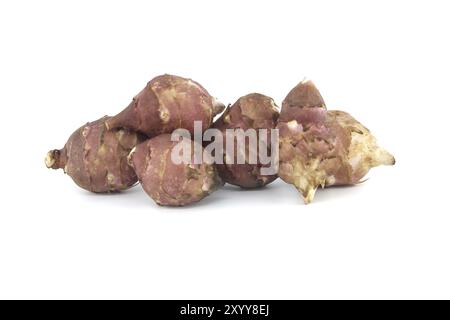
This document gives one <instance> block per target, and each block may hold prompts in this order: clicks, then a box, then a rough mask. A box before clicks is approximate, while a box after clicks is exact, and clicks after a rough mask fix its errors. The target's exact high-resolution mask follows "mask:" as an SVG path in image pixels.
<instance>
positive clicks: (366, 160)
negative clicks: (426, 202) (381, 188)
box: [277, 81, 395, 203]
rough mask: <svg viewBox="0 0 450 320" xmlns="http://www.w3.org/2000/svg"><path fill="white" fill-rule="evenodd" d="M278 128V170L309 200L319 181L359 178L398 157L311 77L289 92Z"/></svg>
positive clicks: (333, 182) (335, 182) (344, 182)
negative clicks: (331, 105) (327, 98)
mask: <svg viewBox="0 0 450 320" xmlns="http://www.w3.org/2000/svg"><path fill="white" fill-rule="evenodd" d="M277 128H278V129H279V134H280V155H279V157H280V167H279V176H280V177H281V179H283V180H284V181H286V182H287V183H290V184H293V185H294V186H295V187H296V188H297V189H298V190H299V192H300V193H301V194H302V195H303V197H304V200H305V203H309V202H311V201H312V200H313V198H314V194H315V191H316V190H317V188H318V187H319V186H322V187H325V186H332V185H351V184H356V183H358V182H359V181H360V180H361V179H362V178H363V177H364V176H365V175H366V174H367V172H368V171H369V170H370V169H371V168H373V167H376V166H379V165H393V164H394V163H395V159H394V157H393V156H392V155H391V154H389V153H388V152H387V151H385V150H384V149H382V148H380V147H379V146H378V145H377V143H376V139H375V137H374V136H372V134H371V133H370V131H369V130H368V129H367V128H365V127H364V126H363V125H361V124H360V123H359V122H358V121H356V120H355V119H354V118H353V117H352V116H350V115H349V114H348V113H345V112H342V111H327V109H326V107H325V103H324V101H323V98H322V96H321V95H320V93H319V91H318V90H317V88H316V87H315V86H314V84H313V83H312V82H311V81H303V82H301V83H299V84H298V85H297V86H296V87H295V88H294V89H292V90H291V92H289V94H288V95H287V96H286V98H285V100H284V101H283V104H282V109H281V113H280V117H279V121H278V126H277Z"/></svg>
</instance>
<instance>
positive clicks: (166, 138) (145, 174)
mask: <svg viewBox="0 0 450 320" xmlns="http://www.w3.org/2000/svg"><path fill="white" fill-rule="evenodd" d="M179 143H187V144H190V145H191V147H192V148H191V149H192V150H193V145H194V142H193V141H191V140H189V139H183V140H182V141H180V142H176V141H175V142H174V141H171V135H169V134H162V135H159V136H157V137H155V138H153V139H150V140H147V141H145V142H143V143H141V144H139V145H138V146H136V148H135V149H133V151H132V152H131V153H130V155H129V163H130V164H131V165H132V166H133V167H134V169H135V171H136V174H137V176H138V178H139V181H140V183H141V185H142V187H143V188H144V190H145V192H146V193H147V194H148V195H149V196H150V197H151V198H152V199H153V200H154V201H155V202H156V203H157V204H159V205H161V206H185V205H189V204H191V203H194V202H197V201H200V200H201V199H203V198H204V197H206V196H207V195H209V194H211V193H212V192H213V191H215V190H216V189H217V188H218V187H219V186H221V185H222V184H223V183H222V181H221V179H220V177H219V175H218V174H217V171H216V168H215V167H214V165H212V164H207V163H205V162H202V164H193V161H192V160H193V152H192V154H191V155H190V156H191V162H190V163H188V164H185V163H181V164H176V163H174V162H173V161H172V159H171V153H172V150H173V148H174V147H175V146H176V145H178V144H179ZM198 146H199V147H200V148H201V149H202V150H203V148H202V147H201V146H200V145H198Z"/></svg>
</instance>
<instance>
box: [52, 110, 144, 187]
mask: <svg viewBox="0 0 450 320" xmlns="http://www.w3.org/2000/svg"><path fill="white" fill-rule="evenodd" d="M107 119H108V117H104V118H101V119H99V120H96V121H94V122H92V123H87V124H86V125H84V126H82V127H81V128H79V129H78V130H76V131H75V132H74V133H73V134H72V135H71V136H70V138H69V140H68V141H67V143H66V145H65V146H64V148H63V149H61V150H52V151H49V152H48V154H47V157H46V158H45V164H46V166H47V167H48V168H51V169H63V170H64V172H65V173H67V174H68V175H69V176H70V177H71V178H72V179H73V181H74V182H75V183H76V184H77V185H78V186H80V187H81V188H83V189H86V190H88V191H92V192H96V193H103V192H115V191H121V190H125V189H127V188H130V187H132V186H133V185H134V184H135V183H136V182H137V176H136V174H135V172H134V170H133V168H131V167H130V166H129V165H128V162H127V156H128V154H129V152H130V150H131V149H132V148H134V147H135V146H136V145H137V144H138V143H139V142H141V141H143V137H142V136H141V135H140V134H137V133H134V132H133V131H130V130H128V129H117V130H107V129H106V126H105V121H106V120H107Z"/></svg>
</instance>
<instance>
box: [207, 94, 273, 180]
mask: <svg viewBox="0 0 450 320" xmlns="http://www.w3.org/2000/svg"><path fill="white" fill-rule="evenodd" d="M278 115H279V111H278V107H277V106H276V105H275V102H274V101H273V99H272V98H270V97H267V96H265V95H262V94H259V93H252V94H249V95H246V96H244V97H241V98H240V99H239V100H237V101H236V102H235V103H234V104H233V105H232V106H231V107H228V108H227V109H226V111H225V112H224V113H223V114H222V116H221V117H220V118H219V119H217V121H216V122H215V123H214V128H216V129H219V130H220V131H221V132H222V134H223V139H224V141H223V142H224V148H223V151H224V152H223V164H217V169H218V172H219V175H220V176H221V178H222V179H223V180H224V181H225V182H227V183H230V184H233V185H237V186H240V187H242V188H257V187H262V186H265V185H267V184H269V183H271V182H272V181H274V180H275V179H276V178H277V177H278V176H277V175H276V174H272V175H265V174H262V173H261V168H262V167H267V166H268V164H264V165H263V164H261V161H260V159H259V157H257V160H258V161H257V163H254V162H250V161H249V156H250V154H251V153H252V152H257V150H253V149H250V148H249V143H245V147H244V148H240V149H239V150H238V148H237V147H238V143H237V138H236V136H232V137H231V138H230V136H227V135H226V134H225V132H226V130H227V129H242V130H244V131H246V130H248V129H255V130H254V131H253V130H252V131H251V132H255V137H256V139H257V145H259V143H261V141H260V139H261V136H260V135H261V134H264V135H265V143H264V145H265V148H266V149H267V150H266V154H271V152H272V150H271V147H270V146H271V145H270V141H271V138H270V134H271V132H270V130H271V129H274V128H275V127H276V124H277V119H278ZM259 129H267V131H266V133H264V131H259ZM227 138H228V139H233V140H234V141H233V144H234V150H233V153H234V155H233V156H232V157H233V159H231V160H232V161H228V162H229V163H227V160H230V159H227V157H229V156H230V155H229V154H227V152H226V148H225V146H226V145H227V144H228V143H229V141H227ZM247 142H249V141H247ZM258 147H259V146H258ZM239 152H243V153H244V155H243V157H244V158H245V163H242V164H239V163H238V161H237V155H238V153H239Z"/></svg>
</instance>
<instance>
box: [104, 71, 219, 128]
mask: <svg viewBox="0 0 450 320" xmlns="http://www.w3.org/2000/svg"><path fill="white" fill-rule="evenodd" d="M224 107H225V106H224V105H223V104H221V103H219V102H217V101H216V100H215V99H214V98H213V97H212V96H210V94H209V93H208V92H207V91H206V89H205V88H203V87H202V86H201V85H200V84H198V83H197V82H195V81H193V80H191V79H186V78H182V77H178V76H174V75H168V74H166V75H162V76H158V77H156V78H154V79H152V80H151V81H150V82H149V83H148V84H147V86H146V87H145V88H144V89H143V90H142V91H141V92H140V93H139V94H138V95H137V96H135V97H134V98H133V101H132V102H131V103H130V105H129V106H128V107H127V108H125V109H124V110H123V111H122V112H120V113H119V114H118V115H116V116H115V117H112V118H111V119H109V120H108V121H107V122H106V125H107V127H108V128H110V129H112V128H121V127H125V128H130V129H132V130H134V131H139V132H142V133H145V134H146V135H147V136H149V137H154V136H157V135H159V134H162V133H171V132H172V131H173V130H175V129H178V128H183V129H187V130H189V131H190V132H193V131H194V121H201V123H202V128H203V130H206V129H208V128H209V127H210V126H211V124H212V121H213V118H214V116H215V115H217V114H219V113H220V112H222V111H223V109H224Z"/></svg>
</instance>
